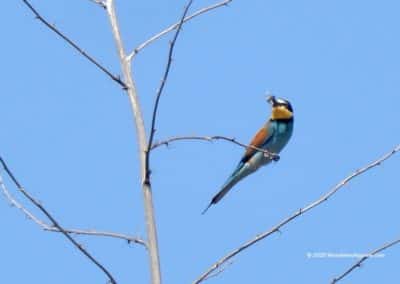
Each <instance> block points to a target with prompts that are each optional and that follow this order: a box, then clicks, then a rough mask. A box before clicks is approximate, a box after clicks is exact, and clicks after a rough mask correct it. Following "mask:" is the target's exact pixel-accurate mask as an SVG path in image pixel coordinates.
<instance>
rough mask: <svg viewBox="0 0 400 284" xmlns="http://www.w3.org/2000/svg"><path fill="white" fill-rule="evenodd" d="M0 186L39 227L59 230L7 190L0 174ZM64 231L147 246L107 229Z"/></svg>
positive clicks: (140, 241)
mask: <svg viewBox="0 0 400 284" xmlns="http://www.w3.org/2000/svg"><path fill="white" fill-rule="evenodd" d="M0 187H1V190H2V192H3V194H4V196H5V198H6V199H7V200H8V201H9V202H10V204H11V205H12V206H14V207H15V208H17V209H19V210H21V211H22V213H23V214H24V215H25V216H26V217H27V218H28V219H30V220H32V221H33V222H34V223H36V224H37V225H38V226H39V227H41V228H42V229H43V230H45V231H49V232H59V233H60V232H61V231H60V230H59V229H58V228H56V227H53V226H50V225H49V224H47V223H45V222H44V221H43V220H41V219H39V218H38V217H37V216H35V215H34V214H33V213H32V212H31V211H29V210H28V209H26V208H25V207H24V206H23V205H22V204H21V203H20V202H19V201H18V200H17V199H16V198H15V197H14V196H13V195H12V194H11V192H10V191H9V190H8V188H7V187H6V185H5V184H4V181H3V178H2V176H1V174H0ZM64 231H65V232H67V233H70V234H77V235H89V236H101V237H110V238H116V239H121V240H125V241H128V242H129V243H136V244H140V245H142V246H144V247H145V248H147V244H146V242H145V241H144V240H142V239H140V238H138V237H133V236H129V235H125V234H120V233H114V232H108V231H98V230H82V229H65V228H64Z"/></svg>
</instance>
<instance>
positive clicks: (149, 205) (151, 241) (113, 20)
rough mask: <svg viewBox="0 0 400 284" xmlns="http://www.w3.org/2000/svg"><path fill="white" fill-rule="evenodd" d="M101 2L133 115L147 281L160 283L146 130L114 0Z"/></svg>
mask: <svg viewBox="0 0 400 284" xmlns="http://www.w3.org/2000/svg"><path fill="white" fill-rule="evenodd" d="M105 4H106V8H107V14H108V18H109V21H110V25H111V30H112V34H113V36H114V40H115V44H116V49H117V52H118V56H119V60H120V64H121V69H122V74H123V77H124V79H125V83H126V88H125V90H126V92H127V94H128V98H129V102H130V105H131V109H132V113H133V118H134V119H133V120H134V123H135V127H136V134H137V135H136V136H137V141H138V153H139V161H140V174H141V177H140V181H141V184H142V192H143V203H144V212H145V219H146V230H147V248H148V255H149V265H150V274H151V283H152V284H160V283H161V269H160V257H159V250H158V241H157V227H156V221H155V212H154V207H153V193H152V190H151V185H150V184H149V183H147V182H145V181H146V168H147V166H146V149H147V139H146V131H145V128H144V121H143V115H142V110H141V106H140V102H139V97H138V94H137V91H136V86H135V82H134V80H133V78H132V72H131V61H130V60H128V59H127V55H126V52H125V47H124V44H123V41H122V37H121V33H120V29H119V23H118V19H117V15H116V11H115V5H114V0H106V2H105Z"/></svg>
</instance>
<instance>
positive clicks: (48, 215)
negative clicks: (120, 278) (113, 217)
mask: <svg viewBox="0 0 400 284" xmlns="http://www.w3.org/2000/svg"><path fill="white" fill-rule="evenodd" d="M0 163H1V165H2V167H3V169H4V170H5V171H6V173H7V175H8V176H9V177H10V178H11V180H12V181H13V182H14V184H15V185H16V187H17V188H18V190H19V191H20V192H21V193H22V194H23V195H24V196H25V197H26V198H27V199H28V200H29V201H30V202H31V203H32V204H33V205H35V206H36V207H37V208H38V209H39V210H40V211H42V212H43V214H45V215H46V217H47V218H48V219H49V220H50V221H51V223H52V224H53V226H54V227H55V228H57V229H58V230H59V231H60V232H61V233H62V234H63V235H64V236H65V237H66V238H67V239H68V240H69V241H70V242H71V243H72V244H73V245H74V246H75V247H76V248H77V249H78V250H80V251H81V252H82V253H83V254H84V255H85V256H86V257H87V258H88V259H89V260H90V261H92V262H93V263H94V264H95V265H96V266H97V267H98V268H99V269H100V270H102V271H103V272H104V273H105V274H106V275H107V277H108V279H109V281H110V283H113V284H116V283H117V282H116V281H115V280H114V277H113V276H112V275H111V273H110V272H109V271H108V270H107V269H106V268H105V267H104V266H103V265H102V264H101V263H100V262H98V261H97V260H96V259H95V258H94V257H93V256H92V255H91V254H90V253H89V252H88V251H87V250H86V249H84V248H83V247H82V245H80V244H79V243H78V242H77V241H76V240H75V239H74V238H72V237H71V236H70V235H69V234H68V232H66V231H65V230H64V228H63V227H61V225H60V224H59V223H58V222H57V221H56V219H55V218H54V217H53V216H52V215H51V214H50V213H49V211H48V210H47V209H46V208H44V206H43V205H42V204H40V202H39V201H37V200H36V199H35V198H34V197H33V196H32V195H30V194H29V193H28V192H27V191H26V190H25V189H24V188H23V187H22V185H21V184H20V183H19V181H18V180H17V179H16V177H15V176H14V174H13V173H12V172H11V170H10V169H9V168H8V166H7V164H6V163H5V161H4V160H3V158H2V157H0Z"/></svg>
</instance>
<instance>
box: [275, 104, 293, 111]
mask: <svg viewBox="0 0 400 284" xmlns="http://www.w3.org/2000/svg"><path fill="white" fill-rule="evenodd" d="M274 106H275V107H279V106H283V107H285V108H287V109H288V110H290V112H293V109H292V106H291V105H290V103H289V102H277V103H276V104H275V105H274Z"/></svg>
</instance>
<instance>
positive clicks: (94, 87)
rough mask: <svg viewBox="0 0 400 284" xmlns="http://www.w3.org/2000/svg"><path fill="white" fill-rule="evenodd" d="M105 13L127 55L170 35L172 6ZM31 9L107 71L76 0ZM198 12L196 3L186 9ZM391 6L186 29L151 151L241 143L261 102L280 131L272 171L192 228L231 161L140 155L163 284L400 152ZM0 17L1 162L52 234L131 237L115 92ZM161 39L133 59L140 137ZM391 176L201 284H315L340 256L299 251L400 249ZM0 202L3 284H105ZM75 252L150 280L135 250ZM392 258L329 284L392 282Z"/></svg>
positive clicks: (96, 35) (192, 272) (229, 15)
mask: <svg viewBox="0 0 400 284" xmlns="http://www.w3.org/2000/svg"><path fill="white" fill-rule="evenodd" d="M116 2H117V4H118V6H117V8H118V14H119V17H120V22H121V26H122V30H123V37H124V39H125V44H126V46H127V48H128V49H131V48H133V47H135V46H136V45H137V44H139V43H141V42H142V41H144V40H145V39H147V38H148V37H149V36H151V35H153V34H154V33H156V32H158V31H159V30H161V29H163V28H164V27H166V26H168V25H169V24H171V23H173V22H175V21H176V20H177V19H178V17H179V16H180V15H181V13H182V8H183V6H184V4H185V1H173V2H174V3H171V1H169V3H166V2H165V1H124V0H116ZM33 3H34V5H35V6H36V8H37V9H38V10H39V11H40V12H41V13H42V14H43V15H44V16H46V17H47V18H48V19H49V21H50V22H52V23H54V24H55V25H56V26H57V27H58V28H60V29H61V30H63V31H64V32H65V33H66V34H67V35H69V36H70V37H71V38H73V39H74V40H76V42H77V43H79V45H80V46H82V47H83V48H84V49H85V50H86V51H87V52H89V53H90V54H92V55H93V56H95V57H96V58H98V59H99V60H100V61H101V62H102V63H103V64H104V65H106V66H107V67H108V68H110V69H111V70H112V71H113V72H114V73H116V74H118V73H120V69H119V63H118V60H117V55H116V51H115V47H114V42H113V38H112V36H111V32H110V27H109V23H108V19H107V17H106V15H105V12H104V10H102V9H101V8H98V7H97V6H96V5H93V4H92V3H91V2H90V1H87V0H81V1H66V0H58V1H37V0H36V1H33ZM211 3H214V2H212V1H200V0H198V1H195V4H194V7H193V9H192V11H194V10H195V9H198V8H200V7H204V6H207V5H209V4H211ZM399 9H400V3H399V2H398V1H394V0H392V1H388V0H387V1H345V0H336V1H316V0H314V1H312V0H309V1H233V3H232V4H231V5H230V6H229V7H227V8H221V9H219V10H217V11H214V12H211V13H209V14H207V15H204V16H202V17H200V18H197V19H196V20H194V21H192V22H190V23H189V24H188V25H186V26H185V27H184V30H183V32H182V34H181V37H180V39H179V41H178V44H177V47H176V54H175V57H174V65H173V67H172V70H171V76H170V78H169V81H168V85H167V88H166V89H165V94H164V96H163V97H162V101H161V107H160V113H159V120H158V125H157V133H156V140H160V139H163V138H167V137H170V136H174V135H190V134H197V135H225V136H230V137H236V138H237V139H238V140H239V141H242V142H245V143H247V142H248V141H249V140H250V139H251V137H252V136H253V134H254V133H255V132H256V131H257V129H258V128H259V127H260V126H261V125H262V124H263V123H264V122H265V120H266V119H267V118H268V116H269V111H270V110H269V106H268V105H267V104H266V102H265V93H266V91H272V92H273V93H274V94H275V95H277V96H280V97H284V98H287V99H289V100H290V101H291V102H292V104H293V107H294V111H295V130H294V135H293V137H292V140H291V141H290V143H289V144H288V146H287V147H286V149H285V150H284V151H283V152H282V155H281V160H280V161H279V162H278V163H275V164H273V165H270V166H268V167H265V168H262V169H261V170H259V171H258V172H257V173H255V174H254V175H252V176H250V177H248V178H247V179H246V180H245V181H243V182H241V183H240V184H238V185H237V186H236V187H235V188H234V190H233V191H232V192H231V193H230V194H229V195H228V196H227V197H226V198H225V199H224V200H223V201H222V202H221V203H220V204H218V205H217V206H215V207H213V208H211V209H210V210H209V212H208V213H207V214H206V215H204V216H202V215H201V214H200V212H201V211H202V210H203V209H204V207H205V206H206V205H207V204H208V202H209V201H210V198H211V197H212V196H213V194H215V193H216V192H217V191H218V189H219V186H220V185H221V184H222V183H223V182H224V180H225V178H226V177H227V176H228V175H229V174H230V172H231V171H232V169H233V168H234V167H235V166H236V163H237V162H238V160H239V158H240V156H241V155H242V152H243V149H242V148H240V147H238V146H235V145H233V144H230V143H227V142H215V143H206V142H179V143H176V144H174V145H171V147H170V148H169V149H167V148H159V149H158V150H156V151H155V152H154V154H153V158H152V171H153V187H154V201H155V207H156V215H157V223H158V231H159V240H160V249H161V261H162V271H163V278H164V280H165V282H164V283H191V281H193V280H194V279H196V278H197V277H198V276H199V275H200V274H201V273H202V272H203V271H204V270H205V269H206V268H207V267H209V266H210V265H211V264H212V263H213V262H214V261H216V260H217V259H219V258H220V257H222V256H223V255H225V254H226V253H227V252H229V251H231V250H232V249H234V248H235V247H237V246H238V245H240V244H241V243H242V242H244V241H246V240H248V239H250V238H252V237H253V236H255V235H256V234H258V233H260V232H263V231H265V230H268V229H269V228H271V227H272V226H273V225H275V224H276V223H278V222H279V221H280V220H281V219H283V218H285V217H287V216H288V215H290V214H292V213H293V212H294V211H295V210H297V209H299V208H301V207H304V206H305V205H307V204H308V203H310V202H311V201H313V200H315V199H317V198H318V197H319V196H320V195H321V194H323V193H324V192H326V191H328V190H329V189H330V188H331V187H332V186H333V185H334V184H336V183H337V182H338V181H340V180H341V179H342V178H344V177H345V176H347V175H348V174H350V173H351V172H352V171H354V170H355V169H357V168H359V167H361V166H363V165H365V164H366V163H368V162H370V161H372V160H374V159H376V158H378V157H379V156H380V155H382V154H383V153H385V152H387V151H388V150H390V149H391V148H392V147H394V146H395V145H396V144H397V143H399V141H400V139H399V138H400V135H399V133H400V131H399V130H400V129H399V128H400V127H399V123H398V119H399V106H400V96H399V93H400V85H399V77H400V53H399V50H400V37H399V26H400V18H399V16H398V14H399V13H398V11H399ZM2 11H3V16H2V17H1V19H0V24H1V26H2V27H3V29H2V38H3V40H2V45H1V62H2V68H1V71H0V72H1V78H2V94H1V114H2V115H1V118H2V119H1V122H2V124H1V129H2V131H1V140H0V149H1V155H2V156H3V157H4V158H5V159H6V160H7V161H8V163H9V165H10V167H11V168H12V169H13V170H14V172H15V173H16V175H17V176H18V178H19V179H20V181H21V182H22V183H23V185H24V186H25V187H26V189H27V190H29V191H30V192H31V193H32V194H33V195H34V196H36V197H37V198H38V199H39V200H41V202H43V204H44V205H45V206H46V207H47V208H48V209H49V210H50V211H51V212H52V213H53V214H54V215H55V216H56V217H57V218H58V220H59V221H60V222H61V224H63V225H64V226H65V227H67V228H70V227H72V228H93V229H99V230H112V231H118V232H125V233H130V234H133V235H140V236H145V226H144V217H143V208H142V195H141V190H140V184H139V175H138V160H137V148H136V140H135V137H136V136H135V132H134V127H133V123H132V120H131V117H132V116H131V113H130V108H129V104H128V99H127V97H126V95H125V93H124V92H123V91H122V90H121V88H120V87H119V86H118V85H117V84H116V83H115V82H113V81H111V80H110V79H108V78H107V77H106V76H105V75H104V74H103V73H101V72H100V71H99V70H97V69H96V68H95V67H94V66H93V65H92V64H90V63H89V62H88V61H87V60H85V59H84V58H82V57H81V56H80V55H79V54H77V52H75V51H74V50H72V49H71V48H69V47H68V46H66V44H65V43H64V42H63V41H61V40H60V39H59V38H57V37H56V36H55V34H53V33H52V32H50V31H49V30H48V29H47V28H45V27H44V26H43V25H42V24H40V23H39V22H38V21H37V20H35V19H34V17H33V15H32V14H31V13H30V12H29V11H28V9H27V8H26V7H25V6H23V5H22V1H4V4H3V7H2ZM171 36H172V35H170V36H169V37H166V38H164V39H163V40H161V41H159V42H157V43H156V44H154V45H152V46H151V47H149V48H148V49H146V50H144V51H143V53H142V54H140V55H139V56H138V57H137V60H136V61H135V63H134V74H135V79H136V82H137V86H138V91H139V95H140V98H141V103H142V106H143V109H144V114H145V119H146V121H147V128H148V126H149V121H150V120H149V119H150V115H151V112H150V110H151V106H152V103H153V101H154V95H155V91H156V89H157V86H158V84H159V81H160V79H161V75H162V71H163V68H164V65H165V60H166V54H167V48H168V41H169V40H170V38H171ZM399 164H400V157H399V156H394V157H393V158H392V159H391V160H389V161H387V162H385V163H384V164H383V165H382V166H381V167H379V168H376V169H374V170H372V171H370V172H368V173H366V174H365V175H363V176H361V177H359V178H357V179H356V180H354V181H352V182H351V183H350V184H349V185H348V186H347V187H346V188H344V189H343V190H342V191H340V192H339V193H338V194H337V195H335V196H334V198H332V199H331V200H329V201H328V202H326V203H325V204H323V205H321V206H320V207H318V208H316V209H315V210H313V211H310V212H309V213H308V214H306V215H304V216H302V217H300V218H298V219H296V220H295V221H294V222H292V223H290V224H289V225H288V226H286V227H285V228H283V230H282V234H275V235H273V236H271V237H270V238H268V239H266V240H264V241H262V242H261V243H259V244H257V245H256V246H254V247H252V248H250V249H249V250H247V251H246V252H244V253H243V254H241V255H239V256H237V257H236V258H235V259H234V263H233V264H232V265H231V266H230V267H229V268H228V269H226V271H225V272H224V273H223V274H221V275H219V276H218V277H216V278H212V279H210V280H209V282H208V283H328V282H329V281H330V280H331V279H332V277H333V276H335V275H338V274H340V273H341V272H343V270H344V269H346V268H347V267H348V266H349V265H351V264H352V263H353V262H354V261H355V259H352V258H335V259H332V258H323V259H316V258H315V259H308V258H307V256H306V254H307V253H308V252H331V253H366V252H368V251H370V250H372V249H374V248H375V247H377V246H379V245H381V244H383V243H384V242H386V241H389V240H392V239H394V238H396V237H399V236H400V230H399V227H398V217H397V216H398V215H399V213H400V212H399V208H400V207H399V206H398V202H399V200H400V193H399V185H400V182H399V179H398V177H399V176H398V169H399ZM17 196H18V197H19V198H20V197H21V196H19V195H18V194H17ZM0 201H1V202H0V214H1V216H2V217H1V218H0V224H1V227H2V233H1V242H0V251H1V257H0V266H1V279H2V282H3V283H17V284H19V283H59V284H64V283H105V277H104V275H103V274H102V273H101V272H99V271H98V269H97V268H95V267H94V266H93V265H92V264H91V263H90V262H89V261H88V260H87V259H86V258H85V257H83V256H82V255H81V254H80V253H79V252H78V251H77V250H76V249H74V248H72V246H71V244H70V243H69V242H68V241H66V240H65V238H64V237H63V236H61V235H59V234H54V233H47V232H43V231H42V230H40V229H39V228H38V227H37V226H36V225H35V224H33V223H32V222H31V221H30V220H27V218H25V217H24V216H23V215H22V214H21V212H19V211H18V210H16V209H15V208H12V207H10V206H9V205H8V204H7V202H5V200H4V199H3V198H2V199H1V200H0ZM24 204H26V206H27V207H28V208H32V207H31V206H30V205H29V204H27V203H26V202H24ZM34 212H36V213H37V214H38V215H40V213H39V212H37V211H35V210H34ZM40 216H41V215H40ZM77 239H78V240H79V242H80V243H82V244H83V245H84V246H85V247H86V248H87V249H88V250H89V251H90V252H92V253H93V254H94V255H95V256H96V257H98V259H99V260H100V261H101V262H102V263H103V264H104V265H105V266H106V267H107V268H109V269H110V270H111V271H112V272H113V274H114V275H115V277H116V279H117V280H118V281H119V283H123V284H125V283H149V276H148V271H147V264H148V261H147V257H146V254H145V251H144V249H143V248H142V247H139V246H135V245H128V244H127V243H126V242H123V241H119V240H113V239H102V238H94V237H84V236H79V237H77ZM399 262H400V246H397V247H393V248H392V249H390V250H388V251H386V252H385V257H383V258H379V259H372V260H368V261H367V262H366V263H365V265H364V266H363V268H361V269H359V270H357V271H355V272H354V273H353V274H351V275H350V276H349V277H348V278H346V279H345V280H343V282H342V283H397V282H398V281H399V280H400V270H399V269H398V263H399Z"/></svg>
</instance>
